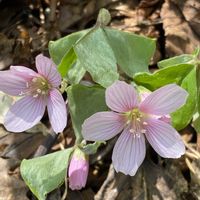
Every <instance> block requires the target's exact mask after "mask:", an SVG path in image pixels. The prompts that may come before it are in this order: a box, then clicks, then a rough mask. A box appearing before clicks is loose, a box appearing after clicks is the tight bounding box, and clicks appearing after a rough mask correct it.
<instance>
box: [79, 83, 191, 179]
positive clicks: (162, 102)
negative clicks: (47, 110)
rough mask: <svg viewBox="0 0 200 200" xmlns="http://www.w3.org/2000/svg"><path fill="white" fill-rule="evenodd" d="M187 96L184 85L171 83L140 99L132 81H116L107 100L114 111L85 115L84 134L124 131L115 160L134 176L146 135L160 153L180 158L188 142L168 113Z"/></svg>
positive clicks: (103, 136) (97, 136) (98, 136)
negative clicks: (171, 121)
mask: <svg viewBox="0 0 200 200" xmlns="http://www.w3.org/2000/svg"><path fill="white" fill-rule="evenodd" d="M187 96H188V93H187V92H186V91H185V90H184V89H182V88H181V87H179V86H177V85H175V84H169V85H166V86H164V87H161V88H159V89H158V90H156V91H154V92H152V93H151V94H150V95H148V96H147V97H146V98H145V99H144V100H142V101H141V100H140V99H139V97H138V94H137V92H136V91H135V89H134V88H133V87H132V86H131V85H128V84H127V83H125V82H123V81H116V82H115V83H114V84H113V85H111V86H110V87H108V88H107V89H106V103H107V105H108V107H109V108H110V109H111V110H112V111H108V112H98V113H96V114H94V115H92V116H91V117H89V118H88V119H86V120H85V121H84V123H83V125H82V134H83V137H84V138H85V139H86V140H90V141H102V140H109V139H111V138H112V137H114V136H116V135H117V134H118V133H120V132H121V131H122V133H121V135H120V136H119V138H118V140H117V142H116V144H115V147H114V150H113V155H112V161H113V165H114V168H115V170H116V171H117V172H119V171H120V172H123V173H124V174H129V175H131V176H133V175H135V173H136V171H137V169H138V167H139V166H140V165H141V163H142V162H143V160H144V157H145V153H146V147H145V137H144V136H146V139H147V140H148V142H149V143H150V144H151V145H152V147H153V148H154V150H155V151H156V152H157V153H158V154H159V155H160V156H162V157H165V158H179V157H180V156H181V155H183V154H184V152H185V146H184V144H183V141H182V140H181V137H180V135H179V134H178V133H177V131H176V130H175V129H174V128H173V127H172V126H171V125H170V124H169V120H166V119H165V117H166V116H165V115H167V114H170V113H172V112H174V111H175V110H176V109H178V108H180V107H181V106H182V105H183V104H184V103H185V102H186V99H187ZM163 117H164V120H162V119H163ZM165 120H166V121H165Z"/></svg>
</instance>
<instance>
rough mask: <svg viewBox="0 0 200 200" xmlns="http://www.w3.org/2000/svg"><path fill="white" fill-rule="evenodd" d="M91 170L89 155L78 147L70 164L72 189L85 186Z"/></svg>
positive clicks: (70, 184)
mask: <svg viewBox="0 0 200 200" xmlns="http://www.w3.org/2000/svg"><path fill="white" fill-rule="evenodd" d="M88 171H89V161H88V156H87V155H86V154H84V153H83V152H82V151H81V150H79V149H76V150H75V152H74V154H73V156H72V159H71V161H70V165H69V171H68V176H69V187H70V188H71V189H72V190H80V189H82V188H83V187H85V185H86V182H87V177H88Z"/></svg>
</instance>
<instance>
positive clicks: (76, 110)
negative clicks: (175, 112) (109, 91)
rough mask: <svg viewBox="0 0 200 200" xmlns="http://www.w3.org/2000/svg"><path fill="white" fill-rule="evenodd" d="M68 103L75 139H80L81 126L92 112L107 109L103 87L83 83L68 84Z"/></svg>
mask: <svg viewBox="0 0 200 200" xmlns="http://www.w3.org/2000/svg"><path fill="white" fill-rule="evenodd" d="M67 94H68V105H69V110H70V115H71V119H72V124H73V128H74V132H75V135H76V139H77V141H81V140H82V134H81V126H82V124H83V122H84V120H85V119H86V118H88V117H90V116H91V115H92V114H94V113H96V112H99V111H104V110H107V106H106V103H105V89H103V88H101V87H95V86H93V87H87V86H83V85H74V86H70V87H69V88H68V90H67Z"/></svg>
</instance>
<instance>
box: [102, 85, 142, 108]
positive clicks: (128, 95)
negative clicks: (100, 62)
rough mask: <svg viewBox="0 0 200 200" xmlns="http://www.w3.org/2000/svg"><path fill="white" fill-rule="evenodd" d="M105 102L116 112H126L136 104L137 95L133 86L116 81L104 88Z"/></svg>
mask: <svg viewBox="0 0 200 200" xmlns="http://www.w3.org/2000/svg"><path fill="white" fill-rule="evenodd" d="M106 104H107V106H108V107H109V108H110V109H111V110H114V111H117V112H127V111H130V110H132V109H133V108H134V107H136V106H137V105H138V95H137V92H136V91H135V89H134V88H133V86H131V85H129V84H127V83H125V82H124V81H116V82H115V83H113V84H112V85H111V86H110V87H108V88H107V89H106Z"/></svg>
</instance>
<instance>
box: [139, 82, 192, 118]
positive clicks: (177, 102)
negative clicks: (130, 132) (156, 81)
mask: <svg viewBox="0 0 200 200" xmlns="http://www.w3.org/2000/svg"><path fill="white" fill-rule="evenodd" d="M187 97H188V93H187V92H186V91H185V90H184V89H182V88H181V87H179V86H178V85H176V84H169V85H166V86H164V87H161V88H159V89H158V90H156V91H154V92H152V93H151V94H150V95H149V96H147V97H146V98H145V100H144V101H143V102H142V103H141V104H140V110H141V111H142V112H144V113H149V114H154V115H165V114H170V113H172V112H174V111H176V110H177V109H178V108H180V107H181V106H182V105H184V104H185V102H186V100H187Z"/></svg>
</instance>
